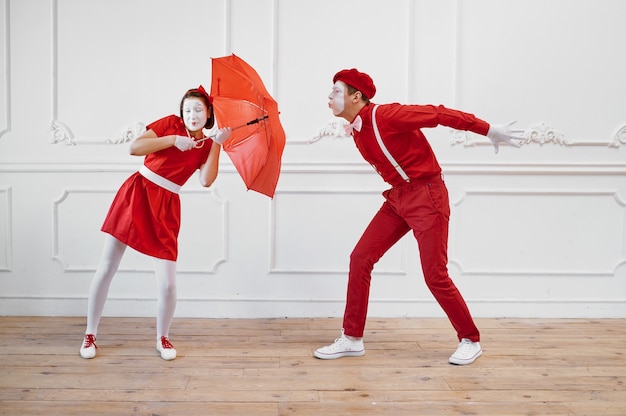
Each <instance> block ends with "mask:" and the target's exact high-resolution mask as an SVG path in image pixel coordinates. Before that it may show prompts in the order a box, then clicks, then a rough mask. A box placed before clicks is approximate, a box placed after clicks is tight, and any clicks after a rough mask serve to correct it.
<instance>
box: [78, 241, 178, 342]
mask: <svg viewBox="0 0 626 416" xmlns="http://www.w3.org/2000/svg"><path fill="white" fill-rule="evenodd" d="M126 247H127V246H126V244H124V243H122V242H121V241H119V240H118V239H116V238H115V237H113V236H111V235H110V234H106V237H105V240H104V250H103V251H102V258H101V259H100V264H99V265H98V269H97V270H96V274H95V275H94V277H93V280H92V281H91V287H90V289H89V302H88V304H87V329H86V331H85V333H86V334H94V335H97V333H98V325H99V324H100V318H101V317H102V311H103V310H104V304H105V302H106V299H107V295H108V293H109V287H110V286H111V281H112V280H113V276H115V273H116V272H117V269H118V267H119V266H120V262H121V261H122V257H123V256H124V252H125V251H126ZM153 263H154V271H155V273H156V277H157V289H158V291H159V298H158V302H157V321H156V329H157V340H158V339H160V338H161V336H165V337H167V336H168V334H169V329H170V324H171V323H172V318H173V317H174V311H175V310H176V262H174V261H171V260H163V259H158V258H153Z"/></svg>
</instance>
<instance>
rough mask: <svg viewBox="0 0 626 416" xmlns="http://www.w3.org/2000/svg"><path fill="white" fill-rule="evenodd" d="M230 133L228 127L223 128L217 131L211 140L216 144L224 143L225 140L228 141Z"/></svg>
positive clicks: (230, 130)
mask: <svg viewBox="0 0 626 416" xmlns="http://www.w3.org/2000/svg"><path fill="white" fill-rule="evenodd" d="M232 131H233V129H231V128H230V127H224V128H223V129H219V130H218V131H217V134H216V135H215V137H214V138H213V141H214V142H215V143H218V144H222V143H224V142H225V141H226V140H228V138H229V137H230V134H231V133H232Z"/></svg>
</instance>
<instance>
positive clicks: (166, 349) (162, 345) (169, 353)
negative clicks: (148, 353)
mask: <svg viewBox="0 0 626 416" xmlns="http://www.w3.org/2000/svg"><path fill="white" fill-rule="evenodd" d="M156 349H157V351H158V352H160V353H161V358H163V359H164V360H168V361H169V360H173V359H174V358H176V350H175V349H174V346H173V345H172V343H171V342H170V340H169V339H168V338H167V337H161V339H159V340H158V341H157V344H156Z"/></svg>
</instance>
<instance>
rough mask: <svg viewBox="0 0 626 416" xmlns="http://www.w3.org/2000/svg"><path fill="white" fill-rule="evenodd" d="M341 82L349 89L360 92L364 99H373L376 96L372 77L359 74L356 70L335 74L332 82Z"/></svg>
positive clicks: (362, 73)
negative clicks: (349, 87) (348, 86)
mask: <svg viewBox="0 0 626 416" xmlns="http://www.w3.org/2000/svg"><path fill="white" fill-rule="evenodd" d="M337 81H343V82H345V83H346V84H348V85H350V86H351V87H354V88H356V89H357V90H359V91H361V93H362V94H363V95H364V96H365V98H369V99H371V98H373V97H374V94H376V86H375V85H374V81H373V80H372V77H370V76H369V75H367V74H366V73H364V72H359V71H358V70H357V69H356V68H352V69H343V70H341V71H339V72H337V73H336V74H335V76H334V77H333V82H337Z"/></svg>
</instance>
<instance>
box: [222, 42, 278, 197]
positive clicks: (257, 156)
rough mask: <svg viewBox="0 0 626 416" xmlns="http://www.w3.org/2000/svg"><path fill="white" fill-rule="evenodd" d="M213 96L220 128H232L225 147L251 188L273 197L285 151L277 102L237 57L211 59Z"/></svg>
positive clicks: (252, 71) (249, 68) (257, 75)
mask: <svg viewBox="0 0 626 416" xmlns="http://www.w3.org/2000/svg"><path fill="white" fill-rule="evenodd" d="M211 96H212V97H213V111H214V113H215V117H216V119H217V122H218V124H219V126H220V127H231V128H232V129H233V131H232V134H231V136H230V137H229V138H228V140H226V141H225V142H224V143H223V144H222V148H223V149H224V151H225V152H226V154H228V156H229V157H230V159H231V161H232V162H233V165H235V168H236V169H237V172H239V175H240V176H241V178H242V179H243V181H244V183H245V184H246V187H247V188H248V189H251V190H253V191H257V192H259V193H262V194H264V195H267V196H269V197H270V198H273V197H274V192H275V190H276V185H277V184H278V177H279V175H280V167H281V157H282V154H283V150H284V148H285V131H284V130H283V127H282V125H281V124H280V120H279V117H278V115H279V112H278V103H277V102H276V101H275V100H274V99H273V98H272V97H271V95H270V94H269V93H268V92H267V89H266V88H265V85H264V84H263V81H262V80H261V77H260V76H259V74H257V72H256V71H255V70H254V68H252V67H251V66H250V65H248V63H246V62H245V61H244V60H243V59H241V58H239V57H238V56H236V55H234V54H233V55H230V56H224V57H221V58H213V59H212V81H211Z"/></svg>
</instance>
